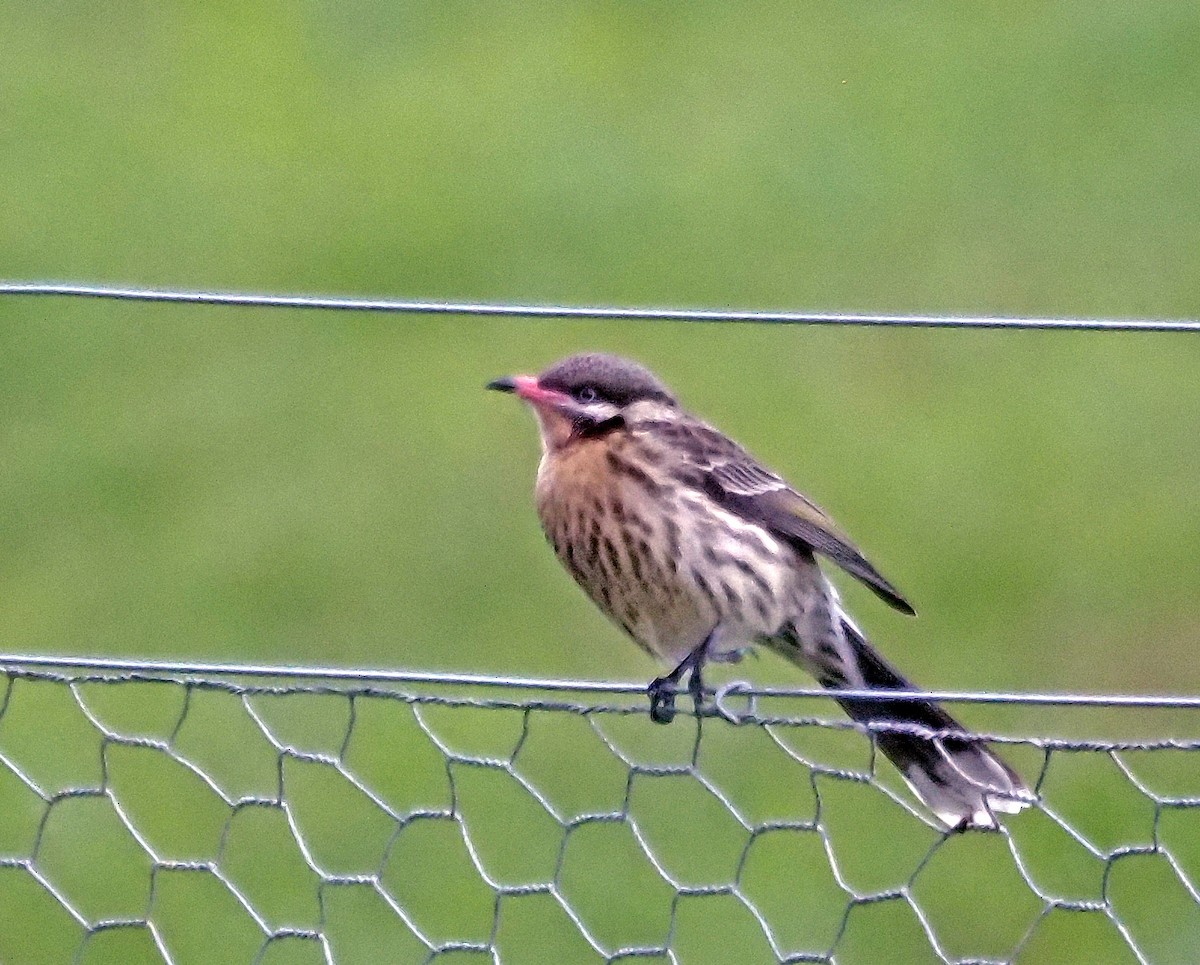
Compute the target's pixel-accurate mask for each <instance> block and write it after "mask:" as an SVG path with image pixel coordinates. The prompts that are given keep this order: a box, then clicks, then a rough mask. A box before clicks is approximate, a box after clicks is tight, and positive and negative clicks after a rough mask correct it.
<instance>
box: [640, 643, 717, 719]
mask: <svg viewBox="0 0 1200 965" xmlns="http://www.w3.org/2000/svg"><path fill="white" fill-rule="evenodd" d="M715 634H716V630H713V631H712V633H710V634H709V635H708V636H707V637H705V638H704V639H703V640H702V641H701V642H700V645H699V646H697V647H696V648H695V649H693V650H692V651H691V652H690V653H689V654H688V655H687V656H686V657H684V658H683V659H682V660H681V661H679V666H677V667H676V668H675V669H674V670H672V671H671V672H670V673H669V674H667V675H666V676H665V677H658V678H656V679H654V680H652V681H651V682H650V686H649V687H647V688H646V696H647V697H649V698H650V719H651V720H652V721H654V723H656V724H669V723H671V721H673V720H674V719H675V697H676V695H677V694H678V690H677V689H676V687H677V685H678V683H679V681H680V680H682V679H683V675H684V674H686V673H688V672H689V671H691V677H690V678H689V679H688V693H690V694H691V695H692V702H693V704H694V705H695V708H696V712H697V713H699V711H700V702H701V699H702V697H703V696H704V680H703V678H702V677H701V675H700V671H701V667H703V665H704V660H705V658H706V657H707V656H708V647H709V644H710V643H711V642H712V639H713V636H714V635H715Z"/></svg>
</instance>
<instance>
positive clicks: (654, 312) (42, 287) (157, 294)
mask: <svg viewBox="0 0 1200 965" xmlns="http://www.w3.org/2000/svg"><path fill="white" fill-rule="evenodd" d="M0 295H14V296H18V295H19V296H26V297H30V296H43V297H46V296H58V297H68V298H100V299H109V300H116V301H137V302H167V303H176V304H191V305H225V306H234V307H242V308H291V309H305V310H313V309H317V310H323V311H354V312H382V313H389V314H400V315H467V316H475V317H502V318H547V319H570V318H574V319H592V320H601V321H643V322H647V321H648V322H709V323H716V322H720V323H727V324H758V325H843V326H844V325H855V326H869V327H873V328H974V329H997V328H999V329H1058V330H1074V331H1107V332H1193V333H1195V332H1200V319H1189V318H1050V317H1044V316H1043V317H1033V316H1030V317H1016V316H1006V315H899V314H880V313H870V312H796V311H760V310H746V309H715V308H645V307H619V306H591V305H518V304H500V303H495V302H449V301H417V300H410V299H395V298H353V297H335V296H328V295H294V294H286V295H282V294H269V293H264V292H219V291H189V290H185V289H171V288H134V287H127V286H119V285H89V284H78V283H71V282H67V283H64V282H25V281H2V280H0Z"/></svg>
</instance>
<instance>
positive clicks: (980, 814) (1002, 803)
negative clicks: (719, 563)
mask: <svg viewBox="0 0 1200 965" xmlns="http://www.w3.org/2000/svg"><path fill="white" fill-rule="evenodd" d="M842 630H843V632H844V634H845V637H846V641H847V643H848V644H849V645H850V647H851V648H852V651H853V656H854V660H855V665H856V669H857V671H858V676H859V677H860V678H861V680H862V685H863V686H864V687H865V688H867V689H879V690H914V689H916V688H915V687H913V685H912V684H911V683H910V682H909V681H908V680H907V679H906V678H905V677H904V676H903V675H901V674H900V673H899V672H898V671H897V670H896V669H895V668H894V667H892V666H891V665H890V664H889V663H888V662H887V661H886V660H884V659H883V657H882V656H880V654H879V653H878V651H876V650H875V648H874V647H872V646H871V645H870V643H868V642H867V639H866V637H865V636H863V634H862V631H860V630H859V629H858V627H856V626H855V625H854V623H853V621H851V620H850V619H848V618H845V617H843V619H842ZM793 652H795V651H793ZM822 683H823V684H824V685H825V686H831V685H832V686H838V685H840V686H846V684H845V683H844V682H841V681H836V680H831V679H829V677H828V675H825V677H824V679H822ZM838 703H839V704H840V705H841V707H842V709H843V710H845V711H846V713H847V714H849V715H850V717H851V718H852V719H853V720H856V721H858V722H859V723H863V724H871V723H876V724H878V723H885V722H886V723H899V724H909V725H915V726H917V727H921V728H924V729H928V730H934V731H941V730H951V731H959V732H965V729H964V728H963V727H962V725H961V724H959V723H958V721H956V720H955V719H954V718H953V717H951V716H950V715H949V714H948V713H946V711H945V710H943V709H942V708H941V707H940V706H939V705H938V704H936V703H933V702H932V701H915V700H863V699H861V698H860V699H858V700H855V699H854V698H838ZM875 740H876V742H877V746H878V747H879V749H880V750H881V751H882V752H883V753H884V754H885V755H886V756H887V757H888V758H889V759H890V760H891V761H892V763H893V764H895V765H896V767H897V768H898V769H899V771H900V774H901V775H902V776H903V777H904V779H905V781H906V782H907V783H908V785H909V787H911V788H912V789H913V792H914V793H915V794H916V795H917V797H919V798H920V799H921V800H922V801H923V802H924V803H925V805H926V806H927V807H928V808H929V809H930V810H931V811H933V813H934V814H936V815H937V817H938V818H939V819H940V820H941V821H943V822H944V823H945V824H946V825H947V826H949V827H951V828H968V827H971V828H988V829H996V828H998V827H999V825H998V822H997V819H996V813H997V812H1003V813H1007V814H1015V813H1017V812H1018V811H1021V810H1023V809H1024V808H1026V807H1028V806H1029V804H1030V803H1031V802H1032V801H1033V794H1032V793H1031V792H1030V790H1029V787H1028V786H1027V785H1026V784H1025V782H1024V781H1023V780H1022V779H1021V777H1020V776H1019V775H1018V774H1017V773H1016V772H1015V771H1014V770H1013V769H1012V768H1011V767H1009V766H1008V765H1007V764H1006V763H1004V761H1002V760H1001V759H1000V758H999V757H998V756H997V755H996V754H995V753H994V752H993V751H992V750H990V749H989V748H988V747H987V746H986V745H985V744H983V743H982V742H980V741H977V740H971V739H970V738H961V737H957V738H956V737H942V738H936V739H934V738H928V737H921V736H917V735H915V734H904V733H895V732H888V731H879V732H876V735H875Z"/></svg>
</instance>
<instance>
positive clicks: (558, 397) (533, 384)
mask: <svg viewBox="0 0 1200 965" xmlns="http://www.w3.org/2000/svg"><path fill="white" fill-rule="evenodd" d="M486 387H487V388H489V389H494V390H495V391H497V392H512V393H514V394H516V395H518V396H520V397H521V398H522V399H524V400H525V401H526V402H528V403H530V404H531V405H535V406H538V407H539V408H541V407H548V408H556V409H561V408H564V407H565V406H569V405H571V403H572V399H571V397H570V396H569V395H567V394H566V393H564V392H555V391H554V390H553V389H546V388H543V387H542V386H541V385H539V384H538V380H537V378H536V377H534V376H532V375H506V376H504V377H503V378H499V379H492V381H491V382H489V383H488V384H487V386H486Z"/></svg>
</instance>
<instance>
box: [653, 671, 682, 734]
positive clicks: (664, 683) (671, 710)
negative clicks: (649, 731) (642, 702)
mask: <svg viewBox="0 0 1200 965" xmlns="http://www.w3.org/2000/svg"><path fill="white" fill-rule="evenodd" d="M678 680H679V678H678V677H677V676H675V675H674V674H668V675H667V676H665V677H658V678H657V679H655V680H652V681H650V686H649V687H647V688H646V696H647V697H649V698H650V719H651V720H652V721H654V723H656V724H669V723H671V721H673V720H674V719H675V697H676V695H677V694H678V693H679V691H678V690H676V688H675V684H676V683H677V682H678Z"/></svg>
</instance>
